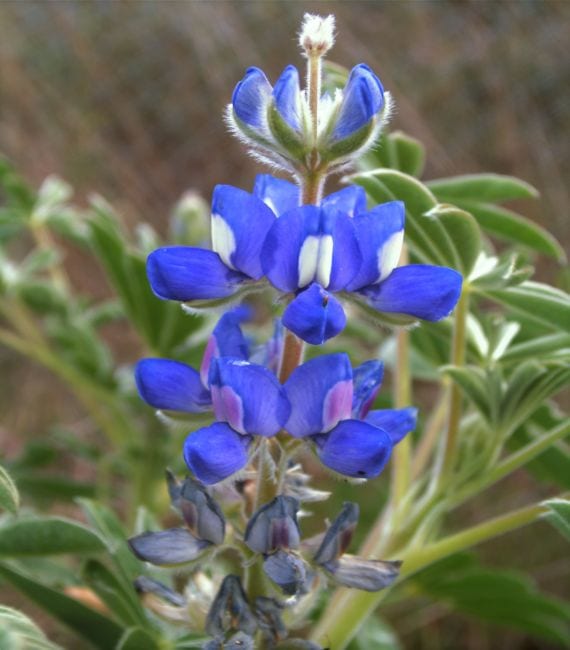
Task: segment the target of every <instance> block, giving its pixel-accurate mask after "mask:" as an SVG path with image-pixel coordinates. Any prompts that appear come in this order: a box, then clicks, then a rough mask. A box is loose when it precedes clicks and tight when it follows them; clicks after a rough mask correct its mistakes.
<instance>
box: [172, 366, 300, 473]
mask: <svg viewBox="0 0 570 650" xmlns="http://www.w3.org/2000/svg"><path fill="white" fill-rule="evenodd" d="M209 383H210V390H211V394H212V403H213V407H214V414H215V416H216V420H217V421H216V422H214V424H212V425H210V426H208V427H204V428H202V429H198V431H194V432H193V433H191V434H190V435H189V436H188V437H187V438H186V441H185V443H184V460H185V461H186V465H187V466H188V468H189V469H190V470H191V471H192V472H193V474H194V475H195V476H196V477H197V478H198V479H199V480H200V481H202V483H205V484H207V485H209V484H212V483H218V482H219V481H222V480H223V479H225V478H227V477H228V476H231V475H232V474H235V472H237V471H239V470H240V469H242V468H243V467H245V465H246V464H247V462H248V458H249V456H248V449H249V447H250V445H251V443H252V442H253V438H254V436H265V437H269V436H274V435H276V434H277V433H278V432H279V431H280V430H281V429H282V428H283V425H284V424H285V422H286V421H287V419H288V418H289V415H290V412H291V406H290V404H289V401H288V400H287V397H286V395H285V391H284V389H283V387H282V386H281V384H280V383H279V381H278V380H277V377H276V376H275V375H274V374H273V373H272V372H271V371H270V370H268V369H267V368H265V367H263V366H260V365H258V364H254V363H250V362H248V361H244V360H243V359H239V358H234V357H218V358H214V359H212V363H211V366H210V377H209Z"/></svg>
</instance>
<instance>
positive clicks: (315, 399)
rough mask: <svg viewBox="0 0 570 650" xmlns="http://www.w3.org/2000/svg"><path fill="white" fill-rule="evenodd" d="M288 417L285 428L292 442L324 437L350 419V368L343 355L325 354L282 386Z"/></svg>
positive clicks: (348, 361)
mask: <svg viewBox="0 0 570 650" xmlns="http://www.w3.org/2000/svg"><path fill="white" fill-rule="evenodd" d="M285 392H286V394H287V397H288V398H289V402H290V404H291V415H290V417H289V420H288V421H287V424H286V425H285V428H286V429H287V431H288V432H289V433H290V434H291V435H292V436H294V437H295V438H302V437H304V436H310V435H314V434H318V433H325V432H327V431H330V430H331V429H332V428H333V427H335V426H336V425H337V424H338V422H339V421H340V420H343V419H347V418H350V415H351V408H352V368H351V366H350V359H349V358H348V355H346V354H344V352H340V353H338V354H326V355H324V356H322V357H317V358H315V359H311V360H310V361H307V362H306V363H304V364H303V365H301V366H298V367H297V368H295V370H293V372H292V373H291V376H290V377H289V379H288V380H287V381H286V382H285Z"/></svg>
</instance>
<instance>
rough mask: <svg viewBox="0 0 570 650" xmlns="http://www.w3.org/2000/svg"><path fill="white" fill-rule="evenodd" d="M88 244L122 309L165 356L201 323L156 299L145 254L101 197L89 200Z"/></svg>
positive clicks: (155, 348)
mask: <svg viewBox="0 0 570 650" xmlns="http://www.w3.org/2000/svg"><path fill="white" fill-rule="evenodd" d="M89 232H90V241H91V245H92V247H93V249H94V251H95V253H96V255H97V257H98V258H99V260H100V261H101V263H102V264H103V266H104V268H105V271H106V273H107V277H108V278H109V281H110V283H111V284H112V286H113V288H114V289H115V290H116V291H117V294H118V297H119V299H120V300H121V303H122V305H123V309H124V310H125V313H126V315H127V316H128V317H129V319H130V321H131V322H132V323H133V325H134V327H135V328H136V329H137V331H138V332H139V334H140V335H141V337H142V338H143V339H144V340H145V342H146V343H147V345H148V346H149V348H150V349H151V350H152V351H154V352H155V353H158V354H161V355H164V356H168V354H169V353H170V352H171V351H172V349H173V348H175V347H176V346H177V345H179V344H180V343H182V342H183V341H184V340H185V339H186V338H188V336H190V334H192V332H194V331H196V330H197V329H198V328H199V327H200V325H201V319H200V318H189V317H188V316H186V315H185V314H184V313H183V311H182V310H181V308H180V306H179V305H178V304H176V303H173V302H170V301H163V300H160V299H158V298H157V297H156V296H155V295H154V294H153V293H152V291H151V289H150V287H149V284H148V279H147V276H146V263H145V255H144V254H143V253H142V252H140V251H138V250H136V249H135V248H134V247H133V246H132V245H130V244H129V243H128V242H127V240H126V237H125V235H124V234H123V233H122V231H121V228H120V226H119V218H118V216H117V215H115V214H114V213H113V211H112V209H111V208H110V206H109V205H108V204H107V203H105V202H104V201H103V200H102V199H96V200H95V201H94V202H93V214H92V216H91V219H90V220H89Z"/></svg>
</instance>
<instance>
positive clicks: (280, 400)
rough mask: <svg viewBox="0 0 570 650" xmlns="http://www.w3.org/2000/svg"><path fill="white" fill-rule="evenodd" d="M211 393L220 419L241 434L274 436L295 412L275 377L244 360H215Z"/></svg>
mask: <svg viewBox="0 0 570 650" xmlns="http://www.w3.org/2000/svg"><path fill="white" fill-rule="evenodd" d="M210 390H211V392H212V402H213V405H214V413H215V414H216V417H217V418H218V419H219V420H223V421H225V422H227V423H228V424H229V425H230V426H231V427H232V428H233V429H234V430H235V431H238V432H239V433H248V434H251V435H258V436H274V435H275V434H276V433H278V432H279V431H280V430H281V429H282V428H283V426H284V425H285V422H286V421H287V418H288V417H289V414H290V412H291V407H290V405H289V401H288V400H287V397H286V394H285V390H284V389H283V386H281V384H280V383H279V381H278V380H277V378H276V377H275V375H274V374H273V373H272V372H271V371H270V370H268V369H267V368H264V367H263V366H258V365H256V364H254V363H249V362H247V361H242V360H241V359H233V358H231V357H221V358H217V359H214V360H213V361H212V365H211V367H210Z"/></svg>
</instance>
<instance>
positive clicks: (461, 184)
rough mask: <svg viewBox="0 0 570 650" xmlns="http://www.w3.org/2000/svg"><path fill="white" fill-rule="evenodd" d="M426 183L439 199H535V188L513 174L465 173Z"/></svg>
mask: <svg viewBox="0 0 570 650" xmlns="http://www.w3.org/2000/svg"><path fill="white" fill-rule="evenodd" d="M426 185H427V186H428V187H429V189H430V191H431V192H433V193H434V195H435V196H437V197H438V199H439V200H441V201H449V202H450V203H454V202H455V201H458V200H462V199H469V200H475V201H478V202H482V203H489V202H491V203H496V202H501V201H510V200H512V199H535V198H536V197H537V196H538V192H537V190H536V189H535V188H534V187H533V186H532V185H530V184H529V183H525V181H521V180H520V179H519V178H515V177H514V176H504V175H502V174H465V175H463V176H453V177H451V178H438V179H435V180H432V181H428V182H427V183H426Z"/></svg>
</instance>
